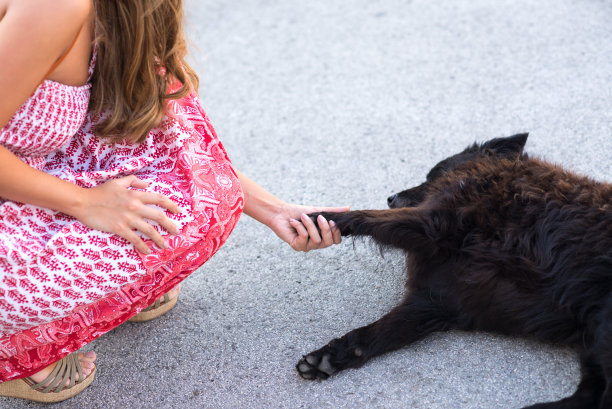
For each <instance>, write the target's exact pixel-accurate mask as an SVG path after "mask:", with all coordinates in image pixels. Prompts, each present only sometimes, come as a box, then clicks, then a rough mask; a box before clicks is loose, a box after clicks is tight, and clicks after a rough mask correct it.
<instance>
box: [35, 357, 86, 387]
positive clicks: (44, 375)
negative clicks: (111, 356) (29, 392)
mask: <svg viewBox="0 0 612 409" xmlns="http://www.w3.org/2000/svg"><path fill="white" fill-rule="evenodd" d="M77 356H78V358H79V362H80V363H81V368H82V369H83V375H84V376H85V378H87V377H88V376H89V374H91V372H92V371H93V369H94V367H95V365H94V362H95V360H96V353H95V352H94V351H87V352H82V353H79V354H78V355H77ZM56 364H57V362H55V363H52V364H51V365H49V366H48V367H46V368H45V369H43V370H42V371H40V372H36V373H35V374H34V375H32V376H30V379H32V380H33V381H34V382H36V383H40V382H42V381H44V380H45V379H46V378H47V377H48V376H49V375H50V374H51V372H52V371H53V368H55V365H56ZM81 380H82V379H81ZM75 381H76V380H75ZM69 384H70V382H69V381H66V386H68V385H69Z"/></svg>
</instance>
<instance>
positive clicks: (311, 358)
mask: <svg viewBox="0 0 612 409" xmlns="http://www.w3.org/2000/svg"><path fill="white" fill-rule="evenodd" d="M296 369H297V371H298V373H299V374H300V376H301V377H302V378H304V379H327V378H329V377H330V376H331V375H333V374H334V373H336V372H337V369H336V368H335V367H334V366H333V365H332V364H331V355H330V354H329V353H325V354H323V355H322V356H320V357H319V356H318V355H317V354H310V355H307V356H305V357H304V358H302V359H301V360H300V362H298V364H297V365H296Z"/></svg>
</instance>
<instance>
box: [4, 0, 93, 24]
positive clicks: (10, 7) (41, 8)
mask: <svg viewBox="0 0 612 409" xmlns="http://www.w3.org/2000/svg"><path fill="white" fill-rule="evenodd" d="M3 3H4V8H5V9H6V15H7V16H8V15H9V14H10V15H14V16H15V17H21V18H27V19H28V20H29V21H30V22H31V23H43V24H45V23H47V24H62V23H66V24H68V26H69V27H74V26H75V25H78V26H80V25H81V24H82V23H83V22H84V21H85V19H86V18H87V16H89V14H90V13H91V9H92V7H93V4H92V2H91V0H0V7H1V6H2V4H3ZM45 25H46V24H45ZM56 28H58V29H62V27H60V26H56Z"/></svg>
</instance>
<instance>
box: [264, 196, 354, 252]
mask: <svg viewBox="0 0 612 409" xmlns="http://www.w3.org/2000/svg"><path fill="white" fill-rule="evenodd" d="M348 210H350V209H349V208H348V207H310V206H299V205H287V206H284V207H283V208H281V210H280V211H279V212H278V213H277V214H276V215H275V217H274V219H273V221H272V222H271V223H270V228H271V229H272V230H273V231H274V232H275V233H276V235H277V236H278V237H280V238H281V239H283V240H284V241H285V242H287V243H288V244H289V245H290V246H291V248H293V249H294V250H295V251H310V250H318V249H324V248H326V247H329V246H331V245H332V244H339V243H340V242H341V241H342V239H341V237H340V230H339V229H338V227H336V226H335V224H334V222H328V221H327V220H325V218H323V217H322V216H319V217H318V218H317V223H316V224H315V222H314V221H313V220H312V219H311V218H310V217H308V216H307V214H308V213H313V212H346V211H348ZM317 225H318V228H317Z"/></svg>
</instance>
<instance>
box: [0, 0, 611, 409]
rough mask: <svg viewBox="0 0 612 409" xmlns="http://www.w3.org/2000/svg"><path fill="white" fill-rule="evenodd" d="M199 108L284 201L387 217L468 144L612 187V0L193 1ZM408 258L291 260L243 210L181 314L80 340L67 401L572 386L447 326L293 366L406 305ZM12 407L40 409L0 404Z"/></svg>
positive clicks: (365, 398)
mask: <svg viewBox="0 0 612 409" xmlns="http://www.w3.org/2000/svg"><path fill="white" fill-rule="evenodd" d="M187 14H188V23H189V25H188V30H189V33H190V37H191V39H192V41H193V43H194V44H195V45H197V46H198V48H199V51H198V50H194V52H193V54H192V61H193V62H194V65H195V66H196V68H197V69H198V71H199V73H200V74H201V80H202V85H201V96H202V100H203V103H204V107H205V108H206V109H207V111H208V114H209V115H210V117H211V118H212V120H213V123H214V124H215V125H216V128H217V131H218V133H219V134H220V136H221V139H222V141H223V142H224V144H225V146H226V148H227V149H228V151H229V153H230V156H231V158H232V159H233V161H234V163H235V165H236V166H237V167H238V168H240V169H242V170H243V171H244V172H245V173H247V174H249V175H251V176H252V177H253V178H254V179H255V180H257V181H258V182H259V183H260V184H262V185H263V186H264V187H266V188H267V189H269V190H270V191H272V192H274V193H276V194H277V195H279V196H280V197H282V198H284V199H286V200H288V201H294V202H299V203H305V204H322V205H344V204H348V205H351V206H352V207H353V208H355V209H358V208H383V207H384V206H385V198H386V197H387V196H388V195H389V194H390V193H392V192H394V191H398V190H402V189H403V188H405V187H408V186H410V185H415V184H417V183H420V182H421V181H422V179H423V177H424V175H425V173H426V171H427V170H428V169H429V168H430V166H432V165H433V164H435V163H436V162H437V161H438V160H439V159H442V158H443V157H445V156H447V155H449V154H451V153H454V152H456V151H458V150H459V149H462V148H463V147H465V146H466V145H467V144H469V143H471V142H473V141H474V140H484V139H487V138H490V137H493V136H500V135H508V134H512V133H516V132H520V131H530V132H531V136H530V139H529V141H528V145H527V150H528V151H529V152H530V153H532V154H535V155H539V156H543V157H546V158H548V159H550V160H552V161H555V162H559V163H562V164H564V165H565V166H567V167H568V168H571V169H574V170H576V171H579V172H582V173H586V174H589V175H591V176H593V177H594V178H597V179H600V180H603V179H608V180H610V179H611V177H610V176H611V173H612V172H611V161H610V155H611V154H612V138H611V132H610V129H611V125H610V124H611V122H612V121H611V120H612V113H611V110H610V104H611V102H612V87H611V86H610V84H612V40H611V39H612V24H610V22H611V21H612V4H611V3H610V2H608V1H601V0H538V1H533V0H438V1H426V0H414V1H406V0H403V1H400V0H387V1H380V0H367V1H366V0H351V1H348V0H344V1H334V0H328V1H324V0H310V1H285V2H280V1H272V0H236V1H223V0H201V1H196V0H190V1H188V2H187ZM401 269H402V260H401V257H400V255H399V254H394V253H389V254H387V255H386V256H385V258H381V257H380V255H379V254H378V252H377V251H376V250H374V249H373V248H371V247H370V246H368V244H367V243H357V244H356V245H355V247H354V248H353V245H352V242H351V241H345V242H344V243H343V244H342V245H340V246H336V247H334V248H331V249H326V250H324V251H320V252H312V253H308V254H302V253H295V252H293V251H292V250H291V249H290V248H289V247H288V246H286V245H284V244H283V243H282V242H280V241H279V240H278V239H277V238H276V236H275V235H274V234H273V233H272V232H270V231H269V230H267V229H266V228H265V227H264V226H262V225H260V224H258V223H256V222H255V221H253V220H251V219H249V218H247V217H244V218H243V219H241V220H240V222H239V225H238V227H237V228H236V230H235V232H234V233H233V235H232V236H231V237H230V239H229V241H228V242H227V244H226V245H225V246H224V247H223V248H222V249H221V250H220V251H219V253H218V254H217V255H215V256H214V257H213V259H212V260H210V262H208V263H207V264H206V265H205V266H203V267H202V268H201V269H200V270H199V271H197V272H196V273H194V274H193V275H192V276H191V277H190V278H189V279H188V280H187V281H186V282H185V283H184V289H183V292H182V294H181V297H180V301H179V303H178V305H177V307H176V308H175V309H174V310H173V311H172V312H170V313H169V314H167V315H166V316H164V317H163V318H161V319H158V320H156V321H153V322H150V323H146V324H130V323H128V324H126V325H123V326H121V327H120V328H117V329H116V330H114V331H112V332H111V333H109V334H107V335H105V336H103V337H102V338H101V339H99V340H97V341H96V342H94V343H93V344H92V345H90V346H89V347H90V348H95V350H96V351H97V352H98V354H99V359H98V366H99V374H98V377H97V379H96V381H95V383H94V384H93V386H92V387H90V388H89V389H88V390H87V391H86V392H84V393H82V394H81V395H79V396H78V397H76V398H74V399H72V400H70V401H68V402H66V403H63V404H60V405H56V407H62V408H63V407H65V408H79V409H80V408H126V407H131V408H153V407H181V408H182V407H185V408H228V409H229V408H232V409H234V408H314V407H323V408H423V409H431V408H433V409H437V408H440V409H442V408H443V409H448V408H458V409H459V408H461V409H468V408H499V409H506V408H517V407H521V406H523V405H527V404H530V403H534V402H537V401H542V400H550V399H558V398H561V397H563V396H564V395H567V394H570V393H571V392H572V391H573V389H574V387H575V386H576V384H577V381H578V375H579V369H578V365H577V361H576V356H575V354H574V353H573V352H572V351H571V350H569V349H565V348H557V347H551V346H550V345H542V344H539V343H536V342H532V341H528V340H523V339H513V338H507V337H500V336H492V335H487V334H473V333H469V334H468V333H461V332H452V333H446V334H437V335H434V336H430V337H428V338H427V339H426V340H424V341H422V342H419V343H418V344H416V345H414V346H411V347H409V348H405V349H403V350H400V351H398V352H395V353H392V354H389V355H386V356H384V357H382V358H379V359H376V360H374V361H372V362H371V363H369V364H367V365H366V366H365V367H363V368H361V369H359V370H350V371H346V372H344V373H341V374H340V375H339V376H336V377H334V378H333V379H330V380H328V381H326V382H320V383H317V382H314V383H313V382H307V381H304V380H302V379H300V378H299V377H298V376H297V374H296V372H295V370H294V365H295V363H296V361H297V360H298V359H299V358H300V357H301V356H302V354H304V353H307V352H309V351H311V350H313V349H315V348H318V347H320V346H322V345H323V344H325V343H327V342H328V341H329V340H330V339H331V338H333V337H336V336H340V335H342V334H344V333H345V332H347V331H348V330H350V329H352V328H355V327H357V326H361V325H364V324H366V323H368V322H371V321H373V320H375V319H377V318H378V317H380V316H381V315H382V314H383V313H385V312H386V311H388V310H389V309H390V308H391V307H392V306H393V305H395V304H396V303H397V301H398V300H399V299H400V297H401V296H402V287H403V281H404V278H403V273H402V271H401ZM0 407H3V408H9V407H10V408H30V407H38V406H37V405H35V404H29V403H22V402H17V401H9V400H6V399H0Z"/></svg>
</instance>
